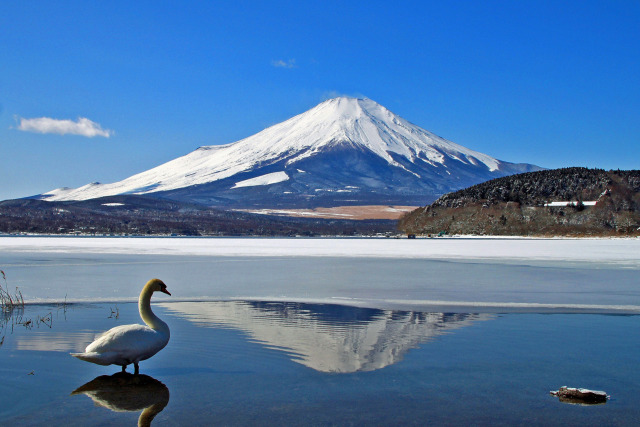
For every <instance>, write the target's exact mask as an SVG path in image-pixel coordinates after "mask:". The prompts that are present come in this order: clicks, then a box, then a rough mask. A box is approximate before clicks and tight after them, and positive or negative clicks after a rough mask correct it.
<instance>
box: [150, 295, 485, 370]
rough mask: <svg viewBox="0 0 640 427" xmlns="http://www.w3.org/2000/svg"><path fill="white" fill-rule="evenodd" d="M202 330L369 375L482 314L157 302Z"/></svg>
mask: <svg viewBox="0 0 640 427" xmlns="http://www.w3.org/2000/svg"><path fill="white" fill-rule="evenodd" d="M162 306H163V307H164V308H166V309H167V310H169V311H172V312H173V313H175V314H177V315H179V316H181V317H183V318H186V319H188V320H190V321H192V322H194V323H196V324H197V325H200V326H205V327H209V326H211V327H230V328H233V329H238V330H241V331H243V332H245V333H246V334H247V335H249V336H250V337H251V339H252V340H253V341H255V342H259V343H260V344H263V345H265V346H266V347H268V348H271V349H275V350H280V351H284V352H286V353H287V354H289V355H290V356H291V357H292V360H293V361H295V362H297V363H301V364H303V365H305V366H308V367H309V368H312V369H315V370H317V371H321V372H341V373H347V372H358V371H373V370H376V369H381V368H384V367H386V366H389V365H392V364H394V363H397V362H399V361H400V360H402V358H403V356H404V354H406V352H407V351H409V350H410V349H412V348H415V347H418V346H419V345H421V344H422V343H425V342H428V341H430V340H432V339H434V338H436V337H438V336H441V335H443V334H446V333H448V332H451V331H453V330H455V329H458V328H463V327H467V326H470V325H472V324H473V323H475V322H477V321H480V320H486V319H490V318H493V316H492V315H486V314H467V313H425V312H413V311H395V310H380V309H370V308H361V307H349V306H342V305H332V304H303V303H291V302H257V301H220V302H206V303H205V302H195V303H190V302H183V303H166V304H162Z"/></svg>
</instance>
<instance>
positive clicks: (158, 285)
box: [146, 279, 171, 295]
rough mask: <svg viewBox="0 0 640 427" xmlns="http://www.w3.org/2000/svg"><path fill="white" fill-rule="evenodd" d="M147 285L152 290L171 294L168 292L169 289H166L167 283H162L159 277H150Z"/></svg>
mask: <svg viewBox="0 0 640 427" xmlns="http://www.w3.org/2000/svg"><path fill="white" fill-rule="evenodd" d="M146 286H147V287H149V288H151V291H152V292H157V291H159V292H162V293H165V294H167V295H171V294H170V293H169V291H168V290H167V285H165V284H164V282H163V281H162V280H160V279H151V280H149V282H147V285H146Z"/></svg>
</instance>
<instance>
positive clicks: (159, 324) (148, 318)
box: [138, 286, 169, 333]
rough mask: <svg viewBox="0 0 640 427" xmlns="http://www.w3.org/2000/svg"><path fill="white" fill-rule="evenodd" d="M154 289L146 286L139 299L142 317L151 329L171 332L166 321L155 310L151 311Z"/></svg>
mask: <svg viewBox="0 0 640 427" xmlns="http://www.w3.org/2000/svg"><path fill="white" fill-rule="evenodd" d="M152 294H153V291H152V290H151V289H149V288H147V287H146V286H145V288H144V289H143V290H142V293H140V299H139V300H138V310H139V311H140V317H141V318H142V320H143V321H144V323H146V324H147V325H148V326H149V327H150V328H151V329H153V330H155V331H161V332H167V333H168V332H169V326H167V324H166V323H164V322H163V321H162V320H161V319H160V318H159V317H158V316H156V315H155V314H154V313H153V311H151V295H152Z"/></svg>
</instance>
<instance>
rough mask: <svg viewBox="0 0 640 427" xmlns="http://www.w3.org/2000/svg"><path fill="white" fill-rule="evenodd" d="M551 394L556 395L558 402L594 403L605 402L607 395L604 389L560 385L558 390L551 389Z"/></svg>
mask: <svg viewBox="0 0 640 427" xmlns="http://www.w3.org/2000/svg"><path fill="white" fill-rule="evenodd" d="M551 394H552V395H554V396H558V399H559V400H560V402H564V403H576V404H585V405H595V404H599V403H606V402H607V399H609V396H608V395H607V393H605V392H604V391H597V390H589V389H586V388H572V387H567V386H562V387H560V390H557V391H552V392H551Z"/></svg>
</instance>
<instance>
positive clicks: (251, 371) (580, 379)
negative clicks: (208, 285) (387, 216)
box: [0, 301, 640, 425]
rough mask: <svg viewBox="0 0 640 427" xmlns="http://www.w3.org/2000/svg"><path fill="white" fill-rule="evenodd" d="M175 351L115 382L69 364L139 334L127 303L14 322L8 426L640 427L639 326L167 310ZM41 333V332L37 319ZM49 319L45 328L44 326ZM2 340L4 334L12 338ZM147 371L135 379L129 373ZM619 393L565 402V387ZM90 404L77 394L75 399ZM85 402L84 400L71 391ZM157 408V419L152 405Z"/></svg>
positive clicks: (267, 308) (546, 319)
mask: <svg viewBox="0 0 640 427" xmlns="http://www.w3.org/2000/svg"><path fill="white" fill-rule="evenodd" d="M154 310H155V311H156V313H157V314H158V315H159V316H160V317H161V318H163V319H164V320H165V321H166V322H167V323H168V324H169V325H170V328H171V334H172V336H171V341H170V342H169V345H168V346H167V347H166V348H165V349H164V350H162V351H161V352H160V353H158V354H157V355H156V356H154V357H153V358H151V359H149V360H147V361H143V362H141V363H140V372H141V374H143V375H144V376H141V377H139V378H132V376H122V375H115V376H113V374H116V373H117V372H119V371H120V368H119V367H116V366H109V367H104V366H98V365H93V364H90V363H86V362H82V361H79V360H77V359H74V358H72V357H71V356H69V352H73V351H78V350H82V349H83V348H84V347H85V346H86V344H87V343H88V342H90V341H91V340H92V337H93V335H94V334H96V333H99V332H102V331H104V330H107V329H109V328H111V327H113V326H116V325H121V324H128V323H139V322H140V320H139V318H138V313H137V306H136V305H135V304H131V303H120V304H118V305H117V306H116V305H115V304H109V303H92V304H72V305H68V306H66V310H65V308H63V307H59V306H51V305H49V306H48V305H33V306H27V307H26V308H25V310H24V312H19V311H14V312H13V313H12V314H11V315H8V316H7V315H5V316H4V317H3V318H2V319H3V320H2V332H0V333H1V334H2V336H4V341H3V344H2V346H1V347H0V377H1V378H3V381H2V383H0V395H1V396H3V397H2V404H1V405H0V420H2V422H3V424H7V425H9V424H10V425H43V424H45V423H46V424H68V425H136V423H137V422H138V420H139V418H140V417H141V415H142V418H141V420H142V421H143V424H144V422H148V421H151V420H152V421H151V422H152V425H212V424H221V425H332V424H333V425H345V424H347V425H348V424H352V425H372V424H373V425H399V424H420V425H424V424H430V425H468V424H476V425H515V424H526V425H561V424H571V425H575V424H582V425H605V424H606V425H612V424H614V425H637V424H638V421H639V420H640V408H639V407H638V405H637V402H636V396H637V395H638V394H639V392H640V373H639V372H638V370H637V368H636V367H637V361H638V359H637V357H638V356H637V355H638V354H640V343H639V342H638V340H637V339H635V337H637V336H639V332H640V323H639V322H638V320H639V318H638V316H633V315H602V314H562V313H555V314H535V313H527V314H515V313H510V314H509V313H508V314H497V313H471V314H468V313H455V314H451V313H450V314H447V313H433V312H429V313H427V312H408V311H390V310H379V309H368V308H355V307H348V306H335V305H326V304H301V303H291V302H289V303H283V302H277V303H270V302H265V301H252V302H244V301H222V302H191V303H162V304H155V305H154ZM28 320H31V324H29V325H27V324H26V323H27V321H28ZM40 320H42V321H40ZM1 339H2V338H1V337H0V340H1ZM129 370H130V371H131V370H132V369H131V368H130V369H129ZM563 385H567V386H570V387H586V388H591V389H596V390H605V391H606V392H607V393H609V394H610V395H611V396H612V397H611V400H610V401H608V402H607V403H606V404H604V405H598V406H577V405H567V404H564V403H560V402H559V401H558V399H557V398H555V397H553V396H550V395H549V391H550V390H557V389H558V388H559V387H560V386H563ZM74 392H75V393H74ZM72 393H73V394H72ZM145 408H149V409H145Z"/></svg>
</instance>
